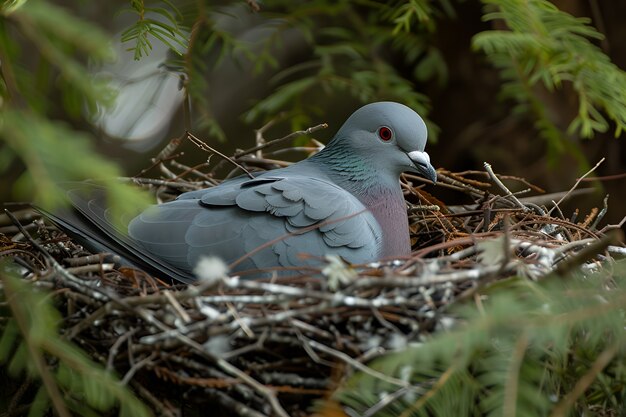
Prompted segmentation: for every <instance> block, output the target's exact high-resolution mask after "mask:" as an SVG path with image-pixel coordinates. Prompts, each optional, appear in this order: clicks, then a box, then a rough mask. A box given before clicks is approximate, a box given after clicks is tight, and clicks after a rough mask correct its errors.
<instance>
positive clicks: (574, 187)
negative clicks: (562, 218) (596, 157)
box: [548, 158, 605, 215]
mask: <svg viewBox="0 0 626 417" xmlns="http://www.w3.org/2000/svg"><path fill="white" fill-rule="evenodd" d="M604 159H605V158H602V159H600V161H598V163H597V164H595V165H594V167H593V168H591V169H590V170H589V171H587V172H586V173H585V175H583V176H582V177H580V178H578V179H577V180H576V183H574V185H573V186H572V188H570V189H569V191H568V192H567V193H566V194H565V195H564V196H563V197H561V199H560V200H559V201H558V202H557V203H556V204H555V206H558V205H560V204H561V203H562V202H563V200H565V199H566V198H567V197H568V196H569V195H570V193H571V192H572V191H574V190H575V189H576V188H577V187H578V185H579V184H580V182H581V181H582V180H583V179H584V178H585V177H587V176H588V175H589V174H591V173H592V172H593V171H595V170H596V169H597V168H598V167H599V166H600V165H601V164H602V163H603V162H604ZM552 210H554V207H552V208H551V209H550V210H548V215H550V214H552Z"/></svg>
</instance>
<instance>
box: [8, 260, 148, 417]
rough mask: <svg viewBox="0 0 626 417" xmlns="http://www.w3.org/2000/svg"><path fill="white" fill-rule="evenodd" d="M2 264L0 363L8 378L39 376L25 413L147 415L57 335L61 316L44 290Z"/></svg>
mask: <svg viewBox="0 0 626 417" xmlns="http://www.w3.org/2000/svg"><path fill="white" fill-rule="evenodd" d="M7 268H8V266H7V265H6V264H4V265H0V279H1V280H2V284H3V286H2V288H3V293H2V294H0V299H1V300H2V304H4V305H6V306H7V307H8V311H7V310H6V309H4V308H3V310H0V312H2V314H1V315H2V316H3V318H4V319H6V321H4V322H3V329H2V333H1V336H0V365H2V366H6V369H7V370H8V374H9V375H10V377H12V378H15V379H18V378H20V376H22V375H24V374H26V375H28V377H29V378H30V379H34V380H39V381H41V385H40V386H39V388H38V390H37V392H36V394H35V395H34V399H33V402H32V404H31V407H30V410H29V416H31V417H37V416H44V415H47V411H48V410H49V409H50V408H52V409H54V410H55V413H56V415H59V416H69V415H71V414H70V412H72V413H75V414H78V415H84V416H86V415H99V414H102V413H103V412H106V411H111V410H117V411H118V414H119V415H120V416H127V417H131V416H133V417H145V416H149V415H151V413H150V411H149V410H148V408H147V407H146V406H145V405H144V404H143V403H141V402H140V401H139V400H138V399H137V398H136V397H135V396H134V395H133V394H132V393H131V392H130V390H129V389H127V388H126V387H125V386H124V385H122V384H120V381H119V379H118V378H117V377H116V376H115V375H114V374H112V373H111V372H108V371H106V370H105V369H103V368H102V366H101V365H99V364H97V363H94V362H93V361H92V360H91V359H89V358H88V357H87V355H86V354H85V353H84V352H82V351H81V350H80V349H78V348H77V347H76V346H74V345H73V344H72V343H70V342H68V341H67V340H65V339H64V338H63V336H62V335H61V334H60V332H59V324H60V323H61V321H62V317H61V315H60V314H59V312H58V311H57V310H56V309H55V308H54V307H53V306H52V298H51V297H50V296H49V294H46V293H44V292H41V291H39V290H35V289H33V286H32V285H31V284H29V283H27V282H24V281H23V280H22V279H21V278H18V277H15V276H12V275H11V273H10V272H9V271H8V270H7ZM6 313H9V314H8V316H7V315H6ZM50 364H56V365H55V366H50ZM18 380H19V379H18Z"/></svg>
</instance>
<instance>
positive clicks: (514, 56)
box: [473, 0, 626, 165]
mask: <svg viewBox="0 0 626 417" xmlns="http://www.w3.org/2000/svg"><path fill="white" fill-rule="evenodd" d="M483 2H484V3H486V7H485V15H484V17H483V18H484V19H485V20H487V21H500V22H502V23H504V24H505V25H506V27H507V30H504V29H503V30H490V31H486V32H483V33H479V34H478V35H476V36H475V37H474V41H473V43H474V48H475V49H477V50H482V51H484V52H485V53H486V54H487V57H488V58H489V60H490V61H491V62H492V63H493V64H494V65H495V66H496V67H498V68H499V69H500V74H501V76H502V79H503V81H504V84H503V85H502V95H503V96H505V97H506V98H511V99H514V100H515V101H517V103H518V107H517V111H518V112H521V113H530V114H531V115H532V116H533V118H534V119H535V120H536V127H537V129H538V130H539V132H540V134H541V136H542V137H543V138H544V139H545V140H546V141H547V143H548V150H549V152H550V155H549V156H550V157H551V159H552V160H553V161H554V160H555V159H556V157H557V156H558V154H559V153H560V152H562V151H563V150H565V149H567V150H569V151H570V152H572V153H573V154H574V155H576V156H578V159H579V162H581V163H583V164H585V163H586V160H585V158H584V155H583V154H582V152H581V151H580V150H578V149H577V148H575V147H574V146H575V145H574V143H573V142H572V141H571V140H569V139H570V138H571V137H572V136H576V135H580V136H582V137H584V138H589V137H592V136H593V135H594V133H595V132H605V131H607V130H608V129H609V128H610V125H609V120H610V121H611V122H613V124H614V130H615V136H620V135H621V133H622V132H623V130H624V128H625V127H626V101H624V97H626V72H624V71H622V70H620V69H619V68H618V67H617V66H616V65H615V64H613V63H612V62H611V60H610V58H609V57H608V56H607V55H606V54H605V53H604V52H603V51H602V50H601V49H600V48H599V47H598V46H596V45H595V44H594V41H598V40H601V39H603V38H604V35H602V34H601V33H599V32H598V31H597V30H596V29H595V28H593V27H592V26H590V25H589V23H590V22H591V20H590V19H588V18H576V17H573V16H571V15H569V14H567V13H565V12H562V11H560V10H559V9H558V8H557V7H556V6H555V5H553V4H552V3H550V2H548V1H547V0H530V1H519V0H484V1H483ZM538 84H541V85H543V86H544V87H545V88H546V89H547V90H548V91H549V92H553V91H554V90H556V89H560V88H562V87H563V85H564V84H568V85H569V86H571V87H572V88H573V89H574V91H575V92H576V95H577V100H578V114H577V115H576V116H575V117H574V119H573V120H571V122H570V124H569V127H568V128H567V130H566V131H563V130H562V129H560V128H559V127H558V126H557V124H556V123H555V121H553V120H552V119H551V117H550V115H549V111H548V108H547V105H546V103H544V101H543V100H542V96H541V95H540V91H539V90H538V89H537V88H535V87H536V86H537V85H538ZM585 165H586V164H585Z"/></svg>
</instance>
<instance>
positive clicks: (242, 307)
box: [0, 126, 624, 416]
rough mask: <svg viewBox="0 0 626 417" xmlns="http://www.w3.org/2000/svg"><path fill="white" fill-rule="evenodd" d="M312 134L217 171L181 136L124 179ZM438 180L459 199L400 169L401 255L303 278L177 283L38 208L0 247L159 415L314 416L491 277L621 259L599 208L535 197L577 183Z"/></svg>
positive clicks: (157, 184) (190, 172)
mask: <svg viewBox="0 0 626 417" xmlns="http://www.w3.org/2000/svg"><path fill="white" fill-rule="evenodd" d="M321 127H322V126H317V127H315V128H311V129H308V130H307V131H305V132H296V133H295V134H292V135H289V136H288V137H285V138H282V139H280V140H278V141H272V142H267V143H266V142H265V141H264V140H263V138H262V134H263V131H264V130H263V129H260V130H259V131H258V132H259V133H258V137H257V146H255V147H254V148H252V149H250V150H247V151H238V152H237V153H236V154H235V155H234V157H232V158H227V159H226V160H224V161H220V162H219V163H217V164H212V165H215V166H214V167H212V168H211V169H209V164H208V163H206V164H202V165H199V166H196V167H189V166H185V165H183V164H181V163H179V162H177V161H176V157H177V155H176V154H175V153H174V152H176V151H175V149H176V146H177V145H178V144H179V143H180V141H181V139H182V138H181V139H177V140H175V141H173V142H172V144H170V146H168V147H167V148H166V149H165V150H164V152H162V153H161V154H160V155H159V157H158V158H156V159H155V161H154V164H153V165H152V167H151V168H154V169H159V170H160V173H161V174H160V178H157V179H155V178H148V177H146V176H145V175H144V174H145V173H146V172H147V170H146V171H144V172H142V173H141V174H140V175H139V176H137V177H134V178H131V179H126V180H127V181H133V182H135V183H137V184H142V185H144V186H145V187H148V188H150V189H152V190H153V191H154V192H155V195H156V196H157V199H158V200H159V201H166V200H169V199H171V198H173V197H175V196H176V195H177V194H179V193H181V192H184V191H189V190H194V189H200V188H205V187H207V186H211V185H215V184H218V183H219V181H218V180H216V177H217V174H216V172H218V171H216V170H219V169H222V170H223V169H224V168H225V167H226V166H228V165H229V164H234V165H236V166H237V169H239V168H241V169H244V170H251V171H253V170H259V169H268V168H276V167H280V166H284V165H286V164H287V162H284V161H281V160H279V158H276V155H280V151H278V153H274V154H271V153H265V152H264V151H266V148H267V147H269V146H270V145H275V144H276V143H278V142H281V141H283V142H284V141H286V140H288V139H291V138H293V137H294V136H297V135H298V134H302V133H311V132H312V131H315V130H317V129H319V128H321ZM187 137H188V138H189V139H191V140H192V141H193V142H194V143H195V144H196V145H198V146H199V147H200V148H201V149H204V150H207V151H209V152H212V153H214V151H213V150H212V149H210V148H209V147H208V146H207V145H206V144H204V143H202V142H201V141H200V140H199V139H198V138H196V137H194V136H193V135H190V134H188V136H187ZM317 147H319V144H317V143H315V142H312V143H311V144H309V145H307V146H306V147H305V148H306V150H309V151H315V149H316V148H317ZM237 172H239V171H237ZM233 174H234V171H233V172H232V173H228V174H226V175H225V177H226V178H228V177H229V176H232V175H233ZM438 175H439V181H440V182H439V184H438V185H437V186H436V187H437V188H435V189H434V190H435V192H433V193H436V192H437V191H438V189H444V188H447V189H452V190H455V191H456V192H458V193H461V194H460V195H461V196H462V198H463V199H465V201H466V202H467V203H468V204H466V205H462V206H448V205H446V204H444V203H443V202H441V201H439V200H437V199H436V198H434V197H433V196H432V195H431V194H430V193H427V192H426V191H425V190H424V189H423V188H424V186H425V185H426V181H425V180H423V179H421V178H418V177H415V176H412V175H404V176H403V177H402V186H403V189H404V191H405V195H406V199H407V205H408V210H409V219H410V230H411V236H412V243H413V248H414V252H413V254H412V256H410V257H409V258H407V259H399V260H393V261H389V262H382V263H376V264H369V265H347V264H345V263H344V262H343V261H342V260H340V259H337V258H329V259H328V262H327V265H326V266H325V267H324V268H322V269H320V270H319V271H313V272H312V273H311V274H309V275H303V276H298V277H290V278H286V277H279V276H278V277H276V278H274V279H263V280H244V279H239V278H238V277H236V276H228V275H226V274H223V273H221V271H220V266H219V265H207V268H208V269H209V270H211V271H214V277H213V279H207V280H202V281H199V283H198V284H197V285H194V286H184V285H180V284H173V283H169V282H166V281H163V280H161V279H159V278H157V277H152V276H149V275H148V274H146V273H144V272H142V271H138V270H133V269H128V268H119V267H117V266H116V265H115V264H114V263H112V262H110V257H109V256H108V255H109V254H90V253H86V252H85V250H84V249H83V248H82V247H81V246H80V245H78V244H77V243H75V242H73V241H72V240H71V239H70V238H69V237H67V236H66V235H64V234H63V232H62V231H60V230H58V229H56V228H55V227H54V226H52V225H51V224H49V223H48V222H46V221H45V219H42V218H41V217H40V216H39V215H38V214H37V213H36V212H34V211H32V210H23V211H14V212H13V213H12V214H11V213H9V214H10V215H9V216H8V217H5V218H4V219H3V222H4V225H3V226H2V227H1V228H0V232H1V233H2V234H1V235H0V238H1V240H0V253H1V254H2V256H3V257H8V258H11V259H12V260H13V262H14V263H15V264H17V265H19V267H20V268H21V272H22V275H23V277H24V279H26V280H28V281H30V283H31V284H32V285H33V286H35V287H40V288H45V289H49V290H53V291H54V292H53V294H54V295H53V297H54V299H55V300H56V305H57V307H58V308H59V309H60V310H61V312H62V314H63V315H64V317H65V320H64V321H63V323H62V334H63V337H64V338H66V339H68V340H70V341H72V342H74V343H76V344H77V345H79V346H80V347H81V348H82V349H83V350H84V351H85V352H87V354H88V355H90V356H91V357H92V358H93V359H94V360H95V361H98V362H100V363H102V364H104V365H105V366H106V367H107V368H108V369H110V370H114V371H115V372H116V373H117V374H118V375H120V376H121V379H122V381H123V382H124V383H126V384H130V385H131V386H132V387H133V389H134V391H135V392H136V394H137V395H138V396H139V397H140V398H142V400H143V401H144V402H145V403H146V404H148V405H149V406H150V408H152V409H153V410H155V411H156V413H157V414H165V415H179V414H181V412H182V411H186V412H189V411H190V410H204V409H206V407H207V406H208V407H211V410H213V411H214V412H215V413H216V415H247V416H260V415H282V416H284V415H290V416H301V415H309V414H310V413H311V410H312V405H314V403H315V401H317V400H319V399H324V398H330V397H331V396H332V394H333V392H334V391H335V390H336V389H338V388H339V387H340V386H341V385H342V383H344V382H345V381H346V379H347V378H349V377H350V375H352V374H353V373H354V372H365V373H369V374H371V375H374V376H376V377H378V378H381V379H383V380H385V379H393V378H392V377H390V376H387V375H382V374H379V373H378V372H377V371H375V370H374V369H372V368H370V367H368V362H369V361H371V360H372V359H375V358H377V357H380V356H381V355H384V354H385V353H387V352H390V351H394V350H397V349H401V348H403V347H406V346H408V345H410V344H412V343H415V342H419V341H421V340H424V339H425V338H428V337H429V335H430V334H432V333H433V332H436V331H438V330H440V329H445V328H447V327H449V326H451V325H453V324H454V321H455V319H454V314H453V313H452V312H451V311H450V307H451V306H452V305H454V304H455V303H458V302H460V301H462V300H466V299H471V298H472V296H473V295H474V294H475V293H476V291H478V290H479V289H480V288H482V287H484V286H485V285H488V284H489V283H491V282H493V281H495V280H500V279H503V278H507V277H511V276H514V275H518V276H520V275H521V276H524V277H527V278H528V279H533V280H537V279H541V277H543V276H545V275H547V274H550V273H553V272H557V273H565V272H567V271H568V270H569V269H570V268H572V267H573V265H576V267H578V265H580V264H581V263H582V265H583V268H587V269H593V268H596V267H597V265H598V261H601V260H602V256H603V255H602V253H603V252H604V253H606V251H607V250H608V251H614V252H619V253H622V254H623V252H624V250H623V248H621V247H618V246H611V242H610V240H609V239H607V238H606V237H605V236H606V234H607V232H608V231H609V230H610V229H614V228H619V226H620V225H616V226H607V227H604V228H603V229H600V230H598V229H597V227H596V225H597V224H598V222H599V220H600V219H601V217H602V216H603V214H604V211H605V210H603V209H602V210H597V209H594V210H592V211H591V212H590V213H589V214H588V215H587V216H586V217H584V218H583V219H582V220H580V221H578V220H577V219H576V218H569V219H567V218H565V217H564V215H563V214H562V213H561V211H560V210H559V208H558V207H559V205H558V204H556V205H555V204H551V206H552V207H555V208H553V209H552V210H547V209H546V208H545V207H543V206H542V204H548V203H550V202H551V201H552V200H556V199H560V200H561V201H562V200H563V199H565V198H566V197H569V196H571V195H573V194H575V193H576V191H573V190H570V192H568V193H562V194H561V195H559V196H547V197H543V201H535V202H533V201H531V200H524V199H521V196H520V193H517V194H515V193H512V192H511V191H510V190H509V188H507V187H506V186H505V185H504V184H503V183H502V180H507V181H508V182H510V183H511V184H517V185H516V186H517V187H519V186H521V187H522V188H525V189H530V190H534V191H535V193H538V192H541V190H539V189H538V188H537V187H535V186H533V185H530V184H527V183H526V182H525V181H524V180H523V179H521V178H512V177H508V178H507V177H503V176H498V175H496V174H495V173H493V171H492V170H491V167H489V166H488V165H486V166H485V171H484V172H463V173H451V172H448V171H445V170H441V169H440V170H439V171H438ZM431 188H432V187H431ZM493 190H496V191H493ZM526 191H527V190H526ZM498 194H499V195H498ZM559 203H560V201H559ZM590 248H591V249H590ZM598 254H599V255H598ZM573 260H575V261H576V262H574V261H573ZM400 382H402V381H400ZM196 412H198V411H196ZM192 414H193V413H192ZM202 414H204V413H202Z"/></svg>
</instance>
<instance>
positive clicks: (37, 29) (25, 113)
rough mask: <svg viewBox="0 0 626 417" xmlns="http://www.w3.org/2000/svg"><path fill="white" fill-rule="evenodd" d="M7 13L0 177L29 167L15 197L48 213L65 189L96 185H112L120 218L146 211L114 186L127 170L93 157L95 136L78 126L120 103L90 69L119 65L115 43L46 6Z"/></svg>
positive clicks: (138, 197)
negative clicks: (87, 182)
mask: <svg viewBox="0 0 626 417" xmlns="http://www.w3.org/2000/svg"><path fill="white" fill-rule="evenodd" d="M1 10H2V11H3V16H2V18H1V19H0V62H1V63H2V67H1V69H2V81H3V82H2V84H1V88H0V91H1V92H2V98H1V101H0V106H1V108H2V113H1V115H0V146H2V153H3V154H4V157H3V158H0V174H6V173H7V170H9V169H11V168H15V165H14V162H15V159H16V158H17V159H19V160H20V161H21V162H22V163H23V164H24V165H25V167H26V170H25V171H24V172H23V173H22V174H21V176H20V177H19V178H18V179H17V181H16V182H15V183H14V184H12V189H13V192H14V196H15V197H18V198H19V197H21V198H24V199H33V200H34V201H33V202H34V203H35V204H39V205H41V206H42V207H44V208H48V209H50V208H54V207H57V206H58V205H60V204H62V203H64V201H65V200H64V191H63V190H62V188H61V187H60V186H59V183H60V182H63V181H70V180H84V179H87V178H93V179H101V180H103V181H104V182H105V184H106V185H107V188H108V190H109V197H110V200H111V201H114V202H116V203H117V204H114V205H113V209H114V211H115V212H116V213H121V212H125V211H126V210H131V209H132V208H133V207H136V206H139V205H144V204H147V202H148V199H147V198H146V197H145V196H144V194H143V193H141V192H138V191H137V190H136V189H135V188H133V187H130V186H128V185H124V184H121V183H118V182H117V181H116V177H118V176H120V175H121V171H120V170H119V168H118V167H117V166H116V165H115V164H113V163H112V162H110V161H107V160H105V159H104V158H103V157H100V156H98V155H97V154H96V153H94V152H93V151H92V147H93V143H92V142H93V139H92V138H91V137H90V135H89V134H88V133H87V132H83V131H81V130H80V129H79V128H76V127H73V126H72V125H74V126H80V125H84V124H85V123H87V122H88V120H89V111H90V110H93V109H95V108H96V105H107V104H110V103H112V101H113V100H114V98H115V93H114V91H112V90H111V89H110V88H109V87H108V85H107V80H106V79H97V78H94V77H93V75H92V74H91V73H90V72H89V71H88V68H87V66H88V64H90V63H96V62H101V61H104V60H111V59H113V58H114V54H113V52H112V49H111V47H110V38H109V37H108V36H107V35H106V34H105V33H104V32H102V31H101V30H100V29H98V28H97V27H96V26H95V25H93V24H92V23H89V22H86V21H84V20H82V19H80V18H77V17H75V16H73V15H72V14H70V13H69V12H68V11H66V10H65V9H63V8H61V7H59V6H55V5H52V4H50V3H48V2H45V1H41V0H32V1H26V2H5V3H4V4H3V6H2V8H1ZM33 66H34V71H35V72H34V74H33V72H32V69H33ZM68 122H71V124H70V123H68Z"/></svg>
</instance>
